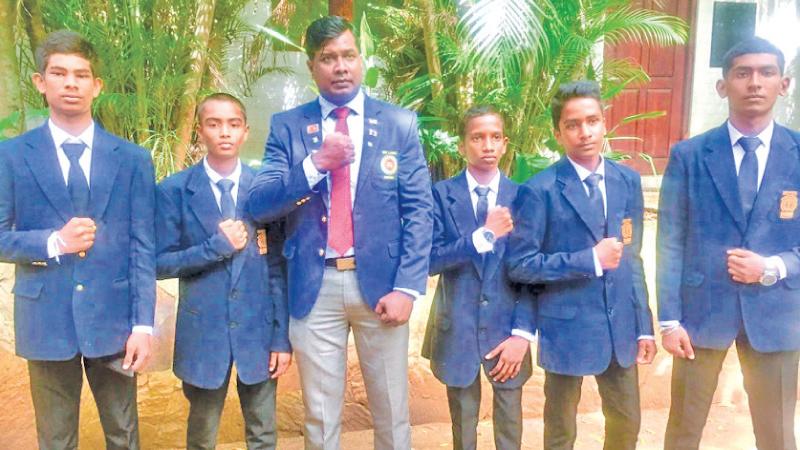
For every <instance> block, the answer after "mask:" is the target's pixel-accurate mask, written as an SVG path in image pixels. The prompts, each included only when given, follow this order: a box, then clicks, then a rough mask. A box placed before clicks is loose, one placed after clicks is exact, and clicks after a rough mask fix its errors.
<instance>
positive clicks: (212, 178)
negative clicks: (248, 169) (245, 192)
mask: <svg viewBox="0 0 800 450" xmlns="http://www.w3.org/2000/svg"><path fill="white" fill-rule="evenodd" d="M203 168H204V169H205V170H206V175H208V180H209V182H210V184H211V192H212V193H213V194H214V200H216V201H217V208H220V211H222V206H221V204H220V198H221V197H222V191H220V190H219V186H217V183H219V181H220V180H222V179H224V178H227V179H228V180H231V181H233V188H231V196H232V197H233V204H234V206H236V205H237V203H238V201H239V179H240V178H241V177H242V161H241V160H239V161H236V168H234V169H233V172H231V174H230V175H228V176H224V177H223V176H222V175H220V174H219V173H218V172H217V171H216V170H214V169H213V168H212V167H211V166H210V165H209V164H208V158H203Z"/></svg>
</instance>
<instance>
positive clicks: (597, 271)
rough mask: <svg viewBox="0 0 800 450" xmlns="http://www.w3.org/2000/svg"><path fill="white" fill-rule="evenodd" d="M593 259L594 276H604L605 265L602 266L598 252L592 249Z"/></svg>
mask: <svg viewBox="0 0 800 450" xmlns="http://www.w3.org/2000/svg"><path fill="white" fill-rule="evenodd" d="M592 259H593V260H594V274H595V275H596V276H598V277H602V276H603V265H602V264H600V258H599V257H598V256H597V250H595V249H592Z"/></svg>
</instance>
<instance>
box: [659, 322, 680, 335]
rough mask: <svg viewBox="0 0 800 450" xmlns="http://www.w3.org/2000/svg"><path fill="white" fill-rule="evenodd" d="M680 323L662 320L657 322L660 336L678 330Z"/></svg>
mask: <svg viewBox="0 0 800 450" xmlns="http://www.w3.org/2000/svg"><path fill="white" fill-rule="evenodd" d="M680 326H681V322H680V321H679V320H662V321H660V322H658V327H659V328H660V329H661V334H670V333H672V332H673V331H675V330H677V329H678V328H680Z"/></svg>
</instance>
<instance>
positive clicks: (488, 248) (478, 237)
mask: <svg viewBox="0 0 800 450" xmlns="http://www.w3.org/2000/svg"><path fill="white" fill-rule="evenodd" d="M484 230H485V228H484V227H480V228H478V229H477V230H475V231H474V232H473V233H472V244H473V245H474V246H475V250H476V251H477V252H478V253H480V254H483V253H488V252H493V251H494V244H492V243H491V242H489V241H488V240H486V236H484V235H483V232H484Z"/></svg>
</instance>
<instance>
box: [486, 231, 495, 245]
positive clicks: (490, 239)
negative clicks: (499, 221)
mask: <svg viewBox="0 0 800 450" xmlns="http://www.w3.org/2000/svg"><path fill="white" fill-rule="evenodd" d="M483 238H484V239H486V242H488V243H490V244H492V245H494V241H495V240H497V238H495V236H494V232H493V231H492V230H488V229H486V228H484V229H483Z"/></svg>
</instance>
